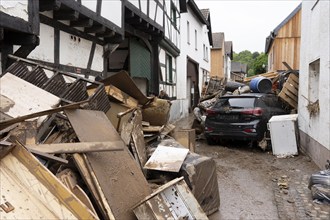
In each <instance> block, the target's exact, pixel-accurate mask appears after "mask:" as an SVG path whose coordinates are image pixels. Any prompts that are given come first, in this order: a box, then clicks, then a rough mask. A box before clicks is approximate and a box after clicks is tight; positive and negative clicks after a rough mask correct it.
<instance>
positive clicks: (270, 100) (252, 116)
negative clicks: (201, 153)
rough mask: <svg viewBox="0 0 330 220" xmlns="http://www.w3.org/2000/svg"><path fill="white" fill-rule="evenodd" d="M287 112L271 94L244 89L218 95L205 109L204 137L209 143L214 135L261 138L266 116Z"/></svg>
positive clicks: (257, 139) (265, 126)
mask: <svg viewBox="0 0 330 220" xmlns="http://www.w3.org/2000/svg"><path fill="white" fill-rule="evenodd" d="M281 114H287V111H285V110H284V109H283V108H282V106H281V102H280V101H279V100H278V98H277V96H276V95H274V94H264V93H246V94H242V95H228V96H222V97H220V98H219V100H218V101H217V102H216V103H215V104H214V105H213V107H211V108H209V109H208V110H207V116H206V121H205V137H206V140H207V142H208V143H209V144H213V143H214V142H215V140H217V139H231V140H249V141H251V143H253V142H254V143H256V142H259V141H261V140H263V139H264V137H265V134H266V132H267V123H268V120H269V119H270V118H271V117H272V116H273V115H281Z"/></svg>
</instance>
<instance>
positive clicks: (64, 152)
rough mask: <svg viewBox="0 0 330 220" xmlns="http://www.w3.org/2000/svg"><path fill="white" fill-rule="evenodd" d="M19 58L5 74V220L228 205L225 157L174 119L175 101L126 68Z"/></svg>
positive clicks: (155, 214) (162, 214)
mask: <svg viewBox="0 0 330 220" xmlns="http://www.w3.org/2000/svg"><path fill="white" fill-rule="evenodd" d="M12 58H15V57H12ZM15 59H16V62H15V63H13V64H12V65H11V66H10V67H9V68H8V69H7V70H6V72H5V73H4V74H3V75H2V76H1V78H0V84H1V87H0V89H1V91H0V98H1V100H0V110H1V112H0V114H1V115H0V117H1V118H0V176H1V178H0V181H1V182H0V187H1V198H0V204H1V205H0V218H1V219H2V218H3V219H14V218H17V219H22V218H24V219H36V218H44V219H51V218H59V219H165V218H171V219H207V215H209V214H212V213H213V212H215V211H217V210H218V208H219V205H220V196H219V191H218V183H217V176H216V166H215V162H214V161H213V160H212V159H211V158H208V157H204V156H200V155H198V154H196V153H194V152H193V151H194V141H195V136H194V135H195V133H194V130H177V129H175V126H174V125H171V124H169V123H168V118H169V111H170V107H171V104H170V102H169V101H167V100H163V99H158V98H156V97H153V98H150V97H146V96H145V95H143V93H141V92H140V90H139V89H138V88H137V86H136V85H135V84H134V82H133V81H132V80H131V78H130V77H129V75H128V74H127V73H126V72H124V71H122V72H118V73H116V74H114V75H112V76H111V77H109V78H107V79H105V80H103V81H101V82H96V81H93V80H89V79H86V78H81V77H79V76H76V75H74V74H71V73H67V72H63V71H59V70H57V69H53V68H50V67H47V66H43V65H41V64H39V63H36V62H32V61H29V60H25V59H18V58H15ZM170 136H172V137H170ZM173 137H175V138H173Z"/></svg>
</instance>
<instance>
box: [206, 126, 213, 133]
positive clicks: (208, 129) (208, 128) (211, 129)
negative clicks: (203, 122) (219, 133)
mask: <svg viewBox="0 0 330 220" xmlns="http://www.w3.org/2000/svg"><path fill="white" fill-rule="evenodd" d="M205 131H210V132H212V131H214V129H213V128H210V127H205Z"/></svg>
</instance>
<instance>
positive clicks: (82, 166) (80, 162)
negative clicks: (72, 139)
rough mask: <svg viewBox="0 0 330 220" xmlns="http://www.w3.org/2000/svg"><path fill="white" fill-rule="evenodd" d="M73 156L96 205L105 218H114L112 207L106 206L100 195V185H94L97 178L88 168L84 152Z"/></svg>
mask: <svg viewBox="0 0 330 220" xmlns="http://www.w3.org/2000/svg"><path fill="white" fill-rule="evenodd" d="M73 158H74V162H75V164H76V166H77V168H78V170H79V172H80V174H81V176H82V178H83V180H84V181H85V183H86V185H87V187H88V189H89V191H90V192H91V194H92V197H93V198H94V200H95V201H96V205H97V206H98V208H99V210H100V212H101V214H102V217H103V219H114V217H113V214H112V212H111V209H109V208H108V206H106V202H104V201H103V200H102V198H101V196H100V194H102V193H99V192H98V191H99V187H96V186H95V185H94V182H95V180H94V179H93V177H92V175H91V172H90V170H89V169H88V168H87V165H86V163H85V160H84V157H83V154H78V153H76V154H73ZM97 186H98V184H97Z"/></svg>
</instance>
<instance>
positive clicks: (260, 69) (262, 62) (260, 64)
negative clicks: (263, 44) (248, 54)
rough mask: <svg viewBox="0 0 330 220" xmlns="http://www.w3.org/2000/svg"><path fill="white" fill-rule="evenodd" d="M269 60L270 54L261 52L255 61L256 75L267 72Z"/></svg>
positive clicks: (254, 69)
mask: <svg viewBox="0 0 330 220" xmlns="http://www.w3.org/2000/svg"><path fill="white" fill-rule="evenodd" d="M267 62H268V56H267V54H265V53H261V54H259V56H258V57H256V59H255V60H254V62H253V66H252V68H253V71H254V75H257V74H261V73H265V72H266V66H267Z"/></svg>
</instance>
